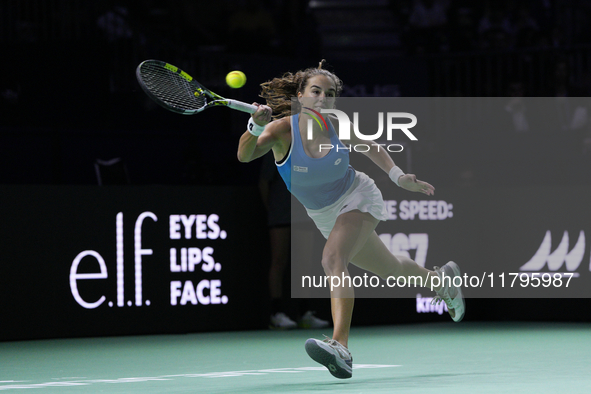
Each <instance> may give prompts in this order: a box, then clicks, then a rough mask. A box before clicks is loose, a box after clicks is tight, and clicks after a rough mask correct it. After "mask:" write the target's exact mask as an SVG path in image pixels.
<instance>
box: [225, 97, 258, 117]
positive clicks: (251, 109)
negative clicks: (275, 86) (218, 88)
mask: <svg viewBox="0 0 591 394" xmlns="http://www.w3.org/2000/svg"><path fill="white" fill-rule="evenodd" d="M227 105H228V107H230V108H232V109H236V110H238V111H242V112H247V113H249V114H254V113H255V112H256V110H257V107H256V106H255V105H252V104H246V103H243V102H242V101H238V100H228V104H227Z"/></svg>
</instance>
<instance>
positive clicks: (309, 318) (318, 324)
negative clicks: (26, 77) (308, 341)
mask: <svg viewBox="0 0 591 394" xmlns="http://www.w3.org/2000/svg"><path fill="white" fill-rule="evenodd" d="M328 325H329V323H328V321H326V320H322V319H319V318H317V317H316V316H314V312H312V311H308V312H306V313H304V316H302V318H301V319H300V320H299V321H298V327H299V328H326V327H328Z"/></svg>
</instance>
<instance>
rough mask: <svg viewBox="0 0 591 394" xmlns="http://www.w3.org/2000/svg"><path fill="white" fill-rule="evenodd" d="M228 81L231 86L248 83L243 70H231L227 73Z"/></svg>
mask: <svg viewBox="0 0 591 394" xmlns="http://www.w3.org/2000/svg"><path fill="white" fill-rule="evenodd" d="M226 83H227V84H228V86H229V87H231V88H234V89H238V88H241V87H243V86H244V84H245V83H246V75H244V73H243V72H242V71H231V72H229V73H228V75H226Z"/></svg>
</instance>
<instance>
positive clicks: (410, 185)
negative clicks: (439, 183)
mask: <svg viewBox="0 0 591 394" xmlns="http://www.w3.org/2000/svg"><path fill="white" fill-rule="evenodd" d="M398 184H399V185H400V187H401V188H403V189H406V190H408V191H411V192H420V193H424V194H426V195H428V196H432V195H434V194H435V188H434V187H433V186H432V185H430V184H428V183H427V182H423V181H419V180H418V179H417V176H416V175H415V174H406V175H403V176H401V177H400V178H399V179H398Z"/></svg>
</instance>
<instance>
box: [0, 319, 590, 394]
mask: <svg viewBox="0 0 591 394" xmlns="http://www.w3.org/2000/svg"><path fill="white" fill-rule="evenodd" d="M330 332H331V331H330V330H296V331H286V332H278V331H248V332H222V333H201V334H187V335H160V336H136V337H109V338H86V339H58V340H42V341H22V342H3V343H0V391H6V392H26V393H36V392H39V393H66V394H67V393H258V394H264V393H308V392H315V393H322V394H325V393H337V392H338V393H422V394H425V393H427V394H428V393H438V394H441V393H455V394H461V393H512V394H514V393H569V394H572V393H590V392H591V324H588V323H573V324H567V323H556V324H554V323H483V322H463V323H459V324H455V323H451V322H450V323H434V324H420V325H398V326H379V327H357V328H355V327H354V328H353V329H352V334H351V339H350V343H349V347H350V350H351V352H352V354H353V362H354V371H353V378H352V379H347V380H339V379H335V378H333V377H332V375H330V373H329V372H328V371H327V370H326V369H325V368H324V367H322V366H320V365H319V364H316V363H314V362H313V361H312V360H311V359H309V358H308V356H307V354H306V352H305V351H304V342H305V340H306V339H307V338H308V337H316V338H322V334H326V335H329V334H330Z"/></svg>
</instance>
